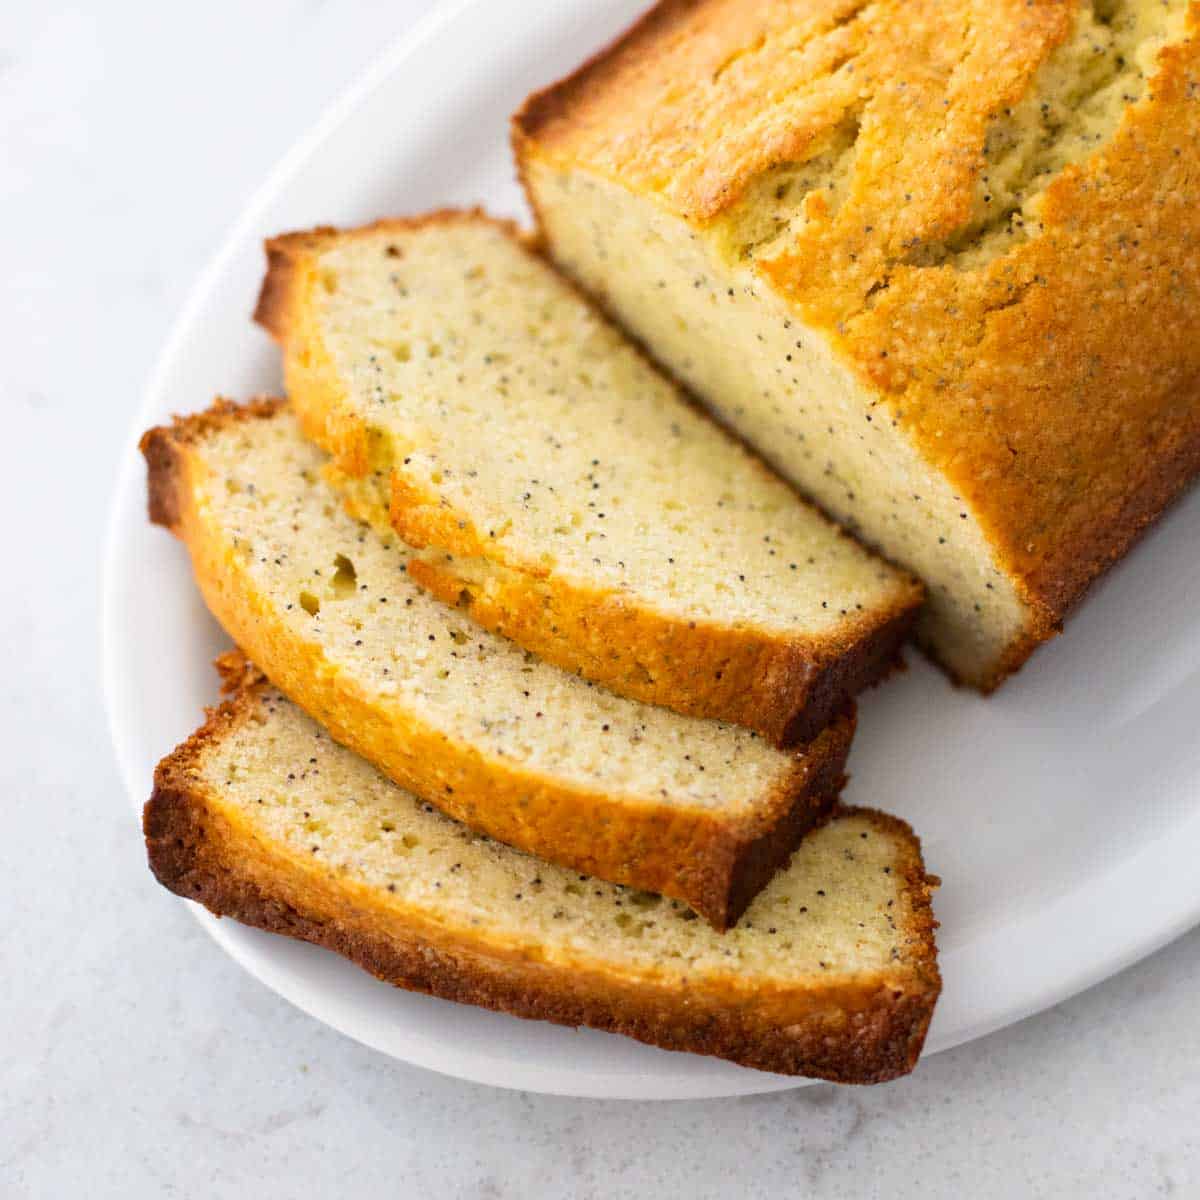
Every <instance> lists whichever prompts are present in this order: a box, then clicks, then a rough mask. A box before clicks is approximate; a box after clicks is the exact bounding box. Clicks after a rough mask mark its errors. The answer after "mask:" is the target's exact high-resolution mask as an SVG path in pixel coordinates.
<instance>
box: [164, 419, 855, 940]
mask: <svg viewBox="0 0 1200 1200" xmlns="http://www.w3.org/2000/svg"><path fill="white" fill-rule="evenodd" d="M143 450H144V452H145V455H146V458H147V461H148V463H149V468H150V473H149V490H150V500H151V516H152V517H153V519H155V520H156V521H158V522H160V523H161V524H164V525H167V526H168V527H169V528H170V529H172V530H173V531H174V532H175V533H176V534H177V535H178V536H179V537H180V538H181V539H182V540H183V541H184V542H185V543H186V544H187V547H188V550H189V552H190V554H191V558H192V564H193V569H194V573H195V577H196V580H197V582H198V584H199V586H200V590H201V592H202V593H203V595H204V597H205V600H206V601H207V603H208V606H209V608H210V609H211V610H212V612H213V614H214V615H215V616H216V618H217V619H218V620H219V621H220V622H221V624H222V625H223V626H224V627H225V629H226V631H227V632H228V633H229V634H230V636H231V637H232V638H233V639H234V641H235V642H236V643H237V644H238V645H240V646H241V647H242V648H243V649H244V650H245V651H246V652H247V653H248V654H251V655H252V656H253V657H254V659H255V661H256V662H257V663H258V664H259V666H260V667H261V668H262V669H263V670H264V671H266V673H267V674H268V675H269V676H270V678H271V679H272V680H273V681H274V682H275V683H276V684H277V685H278V686H279V687H280V688H282V689H283V690H284V691H285V692H286V693H287V694H288V695H289V696H291V698H292V699H293V700H294V701H296V702H297V703H298V704H300V705H301V706H302V707H303V708H304V709H306V710H307V711H308V712H310V713H311V714H312V715H313V716H314V717H315V718H316V719H318V720H319V721H321V722H322V723H323V724H324V725H326V726H327V727H328V728H329V729H330V730H331V731H332V732H333V734H334V736H335V737H337V738H338V739H339V740H340V741H342V742H343V743H345V744H346V745H348V746H351V747H353V748H354V749H355V750H356V751H358V752H359V753H360V754H362V755H364V756H365V757H367V758H369V759H370V760H371V761H372V762H374V763H375V764H376V765H377V766H378V767H380V769H382V770H383V771H384V772H385V773H387V774H388V775H390V776H391V777H392V778H393V779H395V780H397V781H398V782H399V783H401V784H402V785H404V786H405V787H408V788H410V789H411V790H413V791H415V792H417V793H419V794H420V795H421V796H422V797H423V798H425V799H427V800H431V801H433V802H434V803H435V804H437V805H438V806H439V807H440V808H441V809H443V810H444V811H445V812H448V813H450V814H451V815H453V816H454V817H457V818H459V819H460V820H463V821H466V822H467V823H469V824H470V825H472V826H474V827H476V828H478V829H482V830H484V831H485V832H487V833H490V834H491V835H493V836H495V837H497V838H499V839H501V840H502V841H505V842H508V843H509V844H511V845H515V846H519V847H521V848H522V849H525V850H529V851H532V852H535V853H538V854H540V855H542V856H543V857H546V858H550V859H553V860H555V861H558V862H563V863H566V864H568V865H570V866H573V867H576V868H578V869H580V870H584V871H587V872H588V873H589V874H595V875H600V876H602V877H604V878H606V879H610V880H613V881H615V882H618V883H626V884H631V885H634V886H636V887H640V888H646V889H650V890H653V891H656V892H665V893H668V894H670V895H671V896H674V897H678V898H680V899H682V900H684V901H685V902H686V903H688V904H690V905H691V906H692V907H693V908H694V909H695V910H696V912H698V913H700V914H702V915H703V916H704V917H705V918H706V919H708V920H709V921H711V922H712V923H713V924H714V925H716V926H718V927H724V926H726V925H728V924H730V923H732V922H734V921H736V919H737V917H738V916H739V914H740V913H741V912H742V910H743V909H744V908H745V906H746V905H747V904H748V903H749V901H750V900H751V898H752V897H753V896H754V894H755V893H756V892H757V891H758V890H759V889H760V888H761V887H762V886H763V885H764V884H765V883H766V882H767V880H768V879H769V878H770V877H771V875H772V874H773V873H774V872H775V870H776V869H778V868H779V867H780V865H782V864H783V863H785V862H786V861H787V856H788V854H789V853H790V852H791V850H792V849H793V847H794V846H795V844H796V843H797V841H799V839H800V838H801V837H802V836H803V835H804V834H805V833H806V831H807V830H809V829H810V828H811V827H812V826H813V825H815V824H817V823H819V822H820V821H821V820H823V819H824V818H825V817H826V816H827V815H828V813H829V810H830V809H831V808H832V806H833V803H834V800H835V798H836V795H837V793H838V791H839V790H840V788H841V784H842V780H843V771H844V766H845V761H846V754H847V752H848V749H849V745H850V740H851V738H852V736H853V729H854V718H853V715H852V714H850V713H847V714H843V715H841V716H839V717H838V718H837V719H836V720H835V721H834V722H833V724H832V725H831V726H829V727H828V728H827V729H826V730H824V731H823V732H822V733H821V734H820V735H819V736H818V737H817V738H816V739H815V740H814V742H813V743H811V744H810V745H809V746H807V747H806V748H803V749H800V750H793V751H783V750H778V749H776V748H774V747H773V746H771V745H770V744H769V743H768V742H767V741H766V740H765V739H764V738H762V737H760V736H758V735H756V734H754V733H753V732H752V731H750V730H746V729H743V728H740V727H738V726H735V725H729V724H725V723H720V722H716V721H708V720H701V719H699V718H695V717H685V716H681V715H680V714H678V713H674V712H670V711H668V710H666V709H661V708H656V707H653V706H650V705H645V704H641V703H638V702H637V701H633V700H629V699H625V698H622V697H619V696H615V695H613V694H611V693H610V692H607V691H606V690H605V689H603V688H602V687H600V686H598V685H596V684H593V683H590V682H588V681H586V680H583V679H580V678H579V677H577V676H575V675H572V674H569V673H568V672H565V671H562V670H560V669H559V668H557V667H554V666H552V665H550V664H547V663H544V662H541V661H539V660H538V659H537V658H536V657H535V656H534V655H532V654H531V653H529V652H528V651H524V650H522V649H521V648H520V647H518V646H517V645H515V644H514V643H513V642H511V641H509V640H508V639H506V638H503V637H500V636H498V635H496V634H493V633H490V632H489V631H488V630H486V629H484V628H482V627H480V626H478V625H476V624H475V623H474V622H473V621H471V620H470V618H469V617H467V616H466V615H465V614H464V613H462V612H461V611H457V610H455V609H453V608H450V607H447V606H446V605H443V604H442V603H441V602H440V601H439V600H437V599H436V598H435V597H434V596H432V595H430V594H429V593H428V592H426V591H424V590H423V589H421V588H419V587H417V586H416V585H415V584H414V583H413V582H412V580H411V579H410V578H409V577H408V575H407V573H406V570H405V566H406V562H407V561H408V558H409V555H408V550H407V548H406V547H405V546H404V545H403V544H402V543H400V542H399V541H398V540H397V538H396V537H395V535H394V534H392V533H391V531H390V530H389V531H387V532H386V533H385V534H380V533H378V532H376V531H374V530H373V529H372V528H370V527H369V526H367V525H366V524H363V523H360V522H359V521H357V520H355V519H354V518H352V517H351V516H350V515H349V514H348V513H347V512H346V510H345V508H344V507H343V504H342V503H341V501H340V499H339V496H338V494H337V493H336V492H335V491H334V490H333V489H332V488H330V487H329V485H328V484H327V483H325V481H324V480H323V478H322V470H323V467H324V465H325V464H326V462H327V457H326V455H325V454H324V453H323V452H322V451H321V450H320V449H318V448H317V447H316V446H314V445H313V444H312V443H311V442H310V441H308V440H307V439H306V438H305V437H304V436H303V434H302V432H301V430H300V426H299V424H298V422H297V420H296V418H295V417H294V416H293V414H292V413H291V412H290V411H289V410H288V409H287V408H286V407H285V406H284V405H283V403H282V402H281V401H270V400H268V401H259V402H256V403H254V404H251V405H248V406H244V407H238V406H235V405H232V404H229V403H227V402H223V403H218V404H217V405H216V406H215V407H214V409H212V410H211V411H210V412H208V413H205V414H201V415H200V416H196V417H190V418H183V419H181V420H179V421H177V422H176V423H175V424H174V425H173V426H171V427H164V428H159V429H154V430H151V431H150V432H149V433H148V434H147V435H146V436H145V438H144V439H143Z"/></svg>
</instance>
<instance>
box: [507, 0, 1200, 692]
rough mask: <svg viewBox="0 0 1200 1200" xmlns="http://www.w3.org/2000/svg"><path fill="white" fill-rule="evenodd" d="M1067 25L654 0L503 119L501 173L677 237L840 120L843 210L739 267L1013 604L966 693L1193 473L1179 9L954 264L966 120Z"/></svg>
mask: <svg viewBox="0 0 1200 1200" xmlns="http://www.w3.org/2000/svg"><path fill="white" fill-rule="evenodd" d="M1079 11H1080V4H1079V3H1078V0H1074V2H1072V3H1064V2H1062V0H1030V2H1026V0H994V2H993V0H989V2H988V3H978V2H975V0H876V2H875V3H872V4H870V5H865V4H863V3H862V0H804V2H803V3H799V2H793V3H787V2H782V3H780V2H774V0H736V2H735V0H690V2H688V0H667V2H666V3H662V4H660V5H658V6H657V8H655V9H654V10H653V12H652V13H651V14H649V15H648V16H647V17H646V18H644V19H643V20H642V21H641V22H640V23H639V24H638V25H637V26H635V27H634V29H633V30H631V31H630V32H629V33H628V34H627V35H626V36H625V37H624V38H622V39H621V40H620V41H618V42H617V43H616V44H615V45H614V46H613V47H611V48H610V49H609V50H608V51H606V52H605V53H604V54H603V55H601V56H600V57H599V58H598V59H595V60H593V61H592V62H590V63H589V64H586V65H585V66H584V67H583V68H582V69H581V70H580V71H578V72H576V73H575V74H574V75H572V76H571V77H569V78H568V79H566V80H564V81H562V82H560V83H559V84H556V85H554V86H553V87H551V88H549V89H547V90H546V91H545V92H542V93H540V94H538V95H536V96H534V97H532V98H531V99H530V100H529V101H528V102H527V103H526V105H525V106H524V108H523V109H522V110H521V112H520V113H518V114H517V116H516V118H515V121H514V141H515V144H516V148H517V153H518V161H519V164H520V169H521V170H522V173H523V174H526V172H525V168H526V167H527V165H528V163H529V162H530V161H532V159H533V158H535V157H538V158H541V159H544V160H546V161H549V162H553V163H555V164H558V165H560V166H564V167H574V168H581V169H585V170H587V171H590V172H593V173H595V174H597V175H600V176H602V177H604V178H606V179H609V180H611V181H615V182H617V183H619V184H621V185H622V186H624V187H626V188H628V189H630V190H631V191H633V192H636V193H639V194H642V195H646V196H650V197H653V198H654V199H655V200H656V201H657V202H659V203H661V204H662V205H664V206H665V207H666V208H667V209H669V210H671V211H673V212H675V213H676V214H677V215H679V216H680V217H681V218H682V219H683V220H685V221H688V222H689V223H691V224H692V225H693V226H695V227H697V228H703V227H706V226H707V225H708V224H709V223H710V222H712V221H716V220H719V219H721V218H722V215H723V214H725V213H727V212H729V211H730V210H731V208H732V207H733V206H734V205H735V204H736V203H737V201H738V199H739V197H740V196H741V195H742V194H744V192H745V190H746V188H747V187H748V186H749V185H750V184H751V183H752V182H753V181H754V180H755V179H756V178H759V177H761V175H762V174H763V172H765V171H767V170H769V169H770V168H772V167H774V166H776V165H778V164H780V163H784V162H789V161H798V160H802V159H804V158H806V157H808V155H810V154H811V153H812V152H813V151H814V150H816V149H819V148H820V147H821V145H822V144H823V139H824V140H825V141H827V140H828V138H829V137H830V135H831V133H832V132H833V131H835V130H837V129H839V128H842V129H844V128H847V127H852V128H853V129H854V130H855V131H856V132H855V142H854V147H853V154H854V159H853V163H852V175H851V179H850V183H849V184H848V185H847V188H846V190H845V195H844V197H843V198H842V201H841V203H840V204H839V205H836V206H833V205H829V204H826V203H824V201H823V198H822V197H820V196H810V197H809V204H808V208H807V217H808V219H807V220H806V222H805V223H804V224H803V226H802V227H801V228H799V229H798V230H797V231H796V232H795V235H794V236H793V237H791V238H790V239H789V240H788V242H787V244H786V245H784V246H783V247H782V248H780V249H774V250H772V253H771V255H770V257H769V258H768V259H766V260H756V262H755V264H754V270H755V271H756V272H757V273H758V274H759V275H760V276H761V278H762V280H763V283H764V284H765V285H766V286H768V287H773V288H774V289H775V290H776V291H777V292H778V293H779V294H780V295H781V296H783V297H785V298H786V299H787V300H788V301H789V302H790V304H791V305H792V306H793V307H794V309H795V311H796V313H797V314H798V315H799V316H800V317H801V319H802V320H803V321H804V322H805V323H806V324H807V326H808V327H809V328H811V329H815V330H819V331H821V332H822V333H824V334H825V336H826V337H827V338H828V340H829V342H830V344H831V345H832V346H833V347H834V348H835V350H836V351H837V352H838V353H839V355H840V357H841V358H842V360H843V361H844V362H846V363H847V364H848V365H849V366H850V367H851V368H852V369H853V370H854V371H855V373H856V374H857V375H858V377H859V379H860V380H861V381H862V382H863V383H864V384H865V385H866V386H867V387H868V388H869V389H870V390H871V391H872V392H873V393H874V401H873V402H875V403H879V404H882V405H886V406H887V408H888V409H889V410H890V411H889V416H890V417H891V418H893V419H894V420H895V421H896V422H897V424H898V425H899V427H900V428H901V429H902V430H903V431H904V432H905V434H906V435H907V436H908V437H909V438H910V439H911V441H912V443H913V444H914V445H915V446H916V448H917V449H918V450H919V451H920V453H921V454H922V455H923V456H924V457H925V459H926V460H927V461H928V463H929V464H930V466H931V468H932V469H933V470H935V471H937V472H938V473H940V474H941V475H943V476H944V477H945V479H946V480H947V481H948V482H949V483H950V485H951V486H952V487H953V489H954V491H955V492H956V493H957V494H958V495H959V496H961V498H962V500H963V501H964V507H967V508H969V509H970V510H971V511H972V512H973V514H974V515H975V516H976V518H977V519H978V521H979V523H980V525H981V527H982V529H983V531H984V533H985V535H986V537H987V538H988V540H989V541H990V543H991V545H992V548H993V551H994V554H995V558H996V562H997V565H998V566H1000V567H1001V569H1003V570H1004V571H1005V573H1006V574H1008V575H1009V576H1010V578H1012V580H1013V581H1014V583H1015V584H1016V586H1017V589H1018V592H1019V594H1020V595H1021V596H1022V598H1023V599H1024V600H1025V602H1026V603H1027V605H1028V606H1029V622H1028V626H1027V629H1026V630H1025V632H1024V634H1023V635H1022V637H1020V638H1018V639H1017V640H1016V641H1015V642H1014V644H1013V645H1012V646H1010V647H1009V650H1008V653H1007V654H1006V655H1005V656H1004V659H1003V661H1002V662H1000V663H999V664H997V665H996V668H995V670H994V671H993V672H992V674H991V676H990V677H989V678H986V679H983V680H981V681H976V682H981V683H982V684H983V685H984V686H985V687H993V686H995V685H996V684H997V683H999V682H1000V681H1001V679H1003V678H1004V676H1005V675H1007V674H1008V673H1009V672H1010V671H1012V670H1015V669H1016V668H1017V667H1018V666H1020V664H1021V662H1022V661H1023V660H1024V659H1025V657H1026V656H1027V655H1028V653H1029V652H1031V651H1032V649H1033V648H1034V647H1035V646H1036V645H1037V644H1038V643H1039V642H1041V641H1043V640H1044V639H1046V638H1048V637H1051V636H1053V634H1054V633H1055V632H1057V630H1058V629H1059V627H1060V625H1061V622H1062V619H1063V617H1064V616H1065V615H1066V614H1067V613H1068V612H1069V611H1070V609H1071V608H1072V606H1073V605H1074V604H1076V603H1077V602H1078V601H1079V599H1080V598H1081V597H1082V596H1083V594H1084V593H1085V591H1086V590H1087V588H1088V586H1089V584H1090V583H1091V582H1092V581H1093V580H1094V579H1095V578H1096V576H1097V575H1098V574H1099V573H1100V572H1102V571H1103V570H1105V569H1106V568H1107V567H1108V566H1109V565H1110V564H1111V563H1112V562H1114V561H1115V560H1116V559H1117V558H1119V557H1120V556H1121V555H1122V554H1123V553H1124V552H1125V551H1126V549H1127V548H1128V546H1129V545H1130V544H1131V542H1132V541H1133V540H1134V539H1135V538H1136V537H1137V536H1138V534H1139V533H1140V532H1141V531H1142V530H1143V529H1144V528H1145V527H1146V526H1147V525H1148V524H1149V523H1150V522H1152V521H1153V520H1154V519H1155V518H1156V517H1157V516H1158V515H1159V513H1160V512H1161V511H1162V510H1163V508H1164V507H1165V506H1166V505H1168V504H1169V503H1170V502H1171V500H1172V499H1173V498H1174V497H1175V496H1176V495H1178V494H1179V492H1180V491H1181V490H1182V488H1184V487H1185V486H1186V485H1187V484H1188V483H1189V482H1190V481H1191V480H1192V479H1193V478H1194V476H1195V475H1196V473H1197V471H1200V338H1198V337H1197V336H1196V333H1195V313H1196V311H1197V310H1198V309H1200V254H1197V253H1196V250H1195V248H1196V246H1197V244H1200V202H1198V193H1197V184H1196V179H1195V164H1196V162H1197V161H1200V37H1198V36H1197V32H1198V31H1200V3H1197V2H1195V0H1193V3H1191V5H1190V6H1189V8H1188V12H1187V22H1188V25H1187V28H1188V31H1189V33H1190V37H1189V38H1188V39H1186V40H1184V41H1182V42H1176V43H1175V44H1172V45H1170V46H1169V47H1168V48H1167V49H1166V50H1164V51H1163V52H1162V53H1161V54H1160V56H1159V60H1158V67H1157V73H1156V74H1155V75H1154V76H1153V77H1152V78H1151V80H1150V83H1149V85H1148V88H1147V90H1146V94H1145V95H1144V96H1143V97H1142V99H1140V100H1139V101H1138V102H1136V103H1134V104H1132V105H1130V106H1128V107H1127V108H1126V110H1125V113H1124V115H1123V117H1122V119H1121V120H1120V123H1119V124H1118V126H1117V128H1116V130H1115V132H1114V133H1113V135H1112V137H1111V138H1110V139H1109V140H1107V142H1105V143H1104V144H1102V145H1100V146H1099V147H1098V148H1097V149H1096V150H1095V152H1094V153H1092V154H1091V156H1090V157H1088V158H1087V159H1086V160H1085V161H1084V162H1082V163H1081V164H1079V165H1073V166H1069V167H1067V168H1066V169H1065V170H1064V171H1062V172H1061V173H1060V174H1059V175H1058V176H1056V177H1054V178H1053V180H1052V182H1050V184H1049V185H1048V187H1046V189H1045V191H1044V193H1043V195H1042V200H1041V207H1040V210H1039V212H1038V218H1039V222H1040V224H1039V226H1038V227H1037V228H1036V229H1031V230H1030V231H1029V233H1028V236H1027V237H1024V238H1020V239H1014V244H1013V245H1012V246H1011V248H1009V249H1007V250H1004V251H1003V252H998V253H997V254H996V255H994V256H991V257H985V258H984V259H982V260H980V261H978V262H972V261H969V260H968V259H965V258H963V257H962V256H961V255H959V254H958V253H957V252H956V250H955V244H954V236H955V234H956V232H958V231H960V230H962V229H963V228H964V226H965V225H966V224H967V222H968V220H969V219H970V218H971V216H972V204H973V197H974V196H975V195H976V183H977V181H978V179H979V178H980V175H981V172H983V171H985V170H986V159H985V156H984V149H983V148H984V145H985V141H986V138H987V135H988V132H989V130H990V129H991V128H992V127H993V123H994V121H995V120H996V119H998V117H999V115H1000V114H1003V113H1004V112H1006V111H1007V110H1008V109H1009V108H1010V107H1011V106H1012V105H1014V104H1015V103H1017V102H1018V101H1019V100H1020V98H1021V97H1022V96H1024V95H1026V94H1028V93H1029V91H1030V89H1032V88H1036V87H1037V86H1038V72H1039V70H1040V69H1041V68H1042V66H1043V65H1044V64H1045V63H1046V61H1047V59H1048V58H1049V57H1050V55H1051V54H1052V53H1053V52H1054V50H1055V49H1056V48H1057V47H1058V46H1060V45H1061V44H1062V43H1063V42H1064V41H1065V40H1066V39H1067V38H1068V36H1069V35H1070V34H1071V32H1072V30H1073V28H1074V26H1075V21H1076V18H1077V14H1078V13H1079ZM527 190H528V188H527ZM531 198H532V196H531ZM535 208H536V202H535ZM930 251H933V252H934V253H933V254H932V255H930V253H929V252H930Z"/></svg>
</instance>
